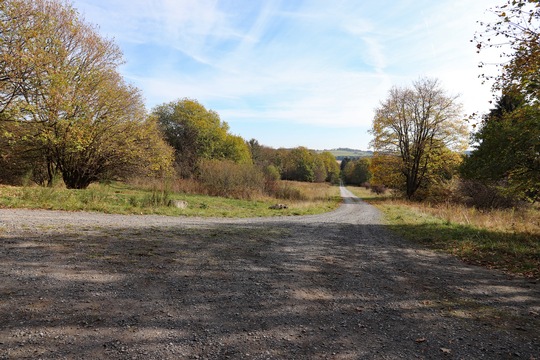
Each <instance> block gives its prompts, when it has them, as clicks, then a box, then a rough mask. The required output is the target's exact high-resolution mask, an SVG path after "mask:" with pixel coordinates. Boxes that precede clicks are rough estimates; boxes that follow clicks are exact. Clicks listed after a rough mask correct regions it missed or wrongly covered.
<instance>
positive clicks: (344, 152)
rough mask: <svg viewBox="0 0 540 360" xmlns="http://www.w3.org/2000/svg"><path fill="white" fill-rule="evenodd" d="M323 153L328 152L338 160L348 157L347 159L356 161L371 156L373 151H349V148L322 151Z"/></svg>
mask: <svg viewBox="0 0 540 360" xmlns="http://www.w3.org/2000/svg"><path fill="white" fill-rule="evenodd" d="M323 151H328V152H330V153H331V154H332V155H334V156H335V157H336V159H338V160H343V159H344V158H346V157H348V158H349V159H358V158H362V157H369V156H373V151H364V150H357V149H349V148H339V149H332V150H323Z"/></svg>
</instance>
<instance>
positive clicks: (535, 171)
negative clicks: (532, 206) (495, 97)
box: [461, 94, 540, 201]
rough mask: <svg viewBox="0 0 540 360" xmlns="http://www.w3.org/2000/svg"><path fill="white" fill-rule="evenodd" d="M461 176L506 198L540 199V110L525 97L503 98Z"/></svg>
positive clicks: (477, 135)
mask: <svg viewBox="0 0 540 360" xmlns="http://www.w3.org/2000/svg"><path fill="white" fill-rule="evenodd" d="M474 139H475V140H476V143H477V145H476V147H475V149H474V150H473V151H472V153H471V154H470V156H468V157H467V158H466V159H465V161H464V163H463V165H462V167H461V173H462V175H463V176H464V177H465V178H466V179H473V180H477V181H480V182H481V183H483V184H484V185H487V186H490V187H495V188H499V189H500V190H501V192H502V193H503V194H504V195H512V196H514V197H517V198H519V199H524V200H529V201H537V200H538V199H539V198H540V155H539V154H540V141H539V139H540V110H539V109H538V107H537V106H531V105H528V104H527V103H526V100H525V97H524V96H523V95H517V96H516V95H510V94H505V95H503V96H502V97H501V98H500V99H499V101H498V103H497V106H496V107H495V108H494V109H492V110H491V112H490V113H489V114H488V115H486V116H485V117H484V121H483V122H482V124H481V126H480V129H479V131H478V132H476V133H475V135H474Z"/></svg>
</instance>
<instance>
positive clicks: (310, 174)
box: [282, 146, 316, 182]
mask: <svg viewBox="0 0 540 360" xmlns="http://www.w3.org/2000/svg"><path fill="white" fill-rule="evenodd" d="M315 165H316V164H315V157H314V156H313V154H312V153H311V151H309V150H308V149H307V148H305V147H302V146H300V147H297V148H294V149H292V150H290V151H288V153H287V155H286V157H285V159H284V161H283V173H282V177H283V179H284V180H296V181H306V182H314V181H315V169H316V166H315Z"/></svg>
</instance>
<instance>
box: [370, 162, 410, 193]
mask: <svg viewBox="0 0 540 360" xmlns="http://www.w3.org/2000/svg"><path fill="white" fill-rule="evenodd" d="M402 167H403V165H402V160H401V157H400V156H398V155H388V154H386V155H385V154H375V155H374V156H373V157H372V158H371V161H370V164H369V171H370V172H371V174H372V175H371V179H370V184H371V186H384V187H385V188H390V189H396V190H400V191H404V190H405V185H406V181H405V180H406V179H405V176H404V174H403V172H402V171H401V169H402Z"/></svg>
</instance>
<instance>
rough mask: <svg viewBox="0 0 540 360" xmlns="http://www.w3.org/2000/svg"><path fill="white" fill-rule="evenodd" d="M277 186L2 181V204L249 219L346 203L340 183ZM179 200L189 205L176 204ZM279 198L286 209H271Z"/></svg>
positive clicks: (308, 212) (315, 210)
mask: <svg viewBox="0 0 540 360" xmlns="http://www.w3.org/2000/svg"><path fill="white" fill-rule="evenodd" d="M276 186H277V187H278V188H279V189H281V192H280V194H281V195H282V196H281V197H279V198H275V197H270V196H268V195H263V194H258V195H253V196H252V197H251V198H249V199H236V198H230V197H223V196H209V195H200V194H196V193H193V192H195V191H196V190H197V189H195V188H194V185H193V184H189V183H186V182H182V181H175V182H153V183H148V182H146V183H144V182H133V183H130V184H126V183H119V182H112V183H104V184H100V183H96V184H92V185H90V186H89V187H88V188H87V189H84V190H73V189H66V188H65V187H63V186H55V187H40V186H21V187H15V186H0V207H2V208H26V209H49V210H65V211H97V212H103V213H110V214H141V215H142V214H156V215H169V216H200V217H238V218H245V217H260V216H282V215H311V214H319V213H323V212H327V211H331V210H333V209H335V208H337V207H338V206H339V204H340V202H341V199H340V197H339V188H338V187H337V186H332V185H329V184H326V183H302V182H293V181H280V182H278V183H277V184H276ZM190 190H192V191H193V192H190ZM178 201H181V202H184V203H185V205H186V207H185V208H178V207H176V206H175V205H174V204H175V202H178ZM277 203H281V204H285V205H287V208H286V209H280V210H274V209H270V206H272V205H274V204H277Z"/></svg>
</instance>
